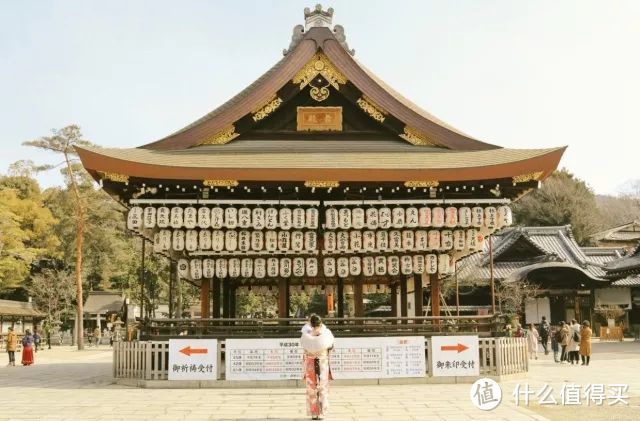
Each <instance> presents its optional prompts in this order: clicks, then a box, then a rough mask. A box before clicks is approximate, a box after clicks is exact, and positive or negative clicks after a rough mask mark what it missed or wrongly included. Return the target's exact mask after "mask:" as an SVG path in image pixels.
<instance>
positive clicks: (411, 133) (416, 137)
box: [398, 126, 439, 146]
mask: <svg viewBox="0 0 640 421" xmlns="http://www.w3.org/2000/svg"><path fill="white" fill-rule="evenodd" d="M398 136H400V137H401V138H403V139H404V140H406V141H407V142H409V143H411V144H414V145H417V146H439V145H438V144H436V143H435V142H433V141H431V140H430V139H429V138H428V137H427V135H425V134H424V133H422V132H421V131H419V130H418V129H414V128H413V127H409V126H405V127H404V133H402V134H399V135H398Z"/></svg>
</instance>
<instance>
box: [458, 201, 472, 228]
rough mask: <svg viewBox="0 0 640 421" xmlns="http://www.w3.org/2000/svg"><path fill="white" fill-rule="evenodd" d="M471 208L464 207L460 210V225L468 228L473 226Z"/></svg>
mask: <svg viewBox="0 0 640 421" xmlns="http://www.w3.org/2000/svg"><path fill="white" fill-rule="evenodd" d="M471 219H472V218H471V208H470V207H468V206H463V207H461V208H460V209H458V225H459V226H461V227H465V228H468V227H470V226H471Z"/></svg>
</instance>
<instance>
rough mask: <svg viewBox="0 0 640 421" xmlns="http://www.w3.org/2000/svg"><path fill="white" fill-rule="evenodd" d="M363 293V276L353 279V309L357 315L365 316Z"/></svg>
mask: <svg viewBox="0 0 640 421" xmlns="http://www.w3.org/2000/svg"><path fill="white" fill-rule="evenodd" d="M363 298H364V297H363V294H362V278H360V277H358V278H356V279H354V280H353V307H354V308H353V311H354V313H355V317H364V300H363Z"/></svg>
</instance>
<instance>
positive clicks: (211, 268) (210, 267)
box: [202, 259, 216, 279]
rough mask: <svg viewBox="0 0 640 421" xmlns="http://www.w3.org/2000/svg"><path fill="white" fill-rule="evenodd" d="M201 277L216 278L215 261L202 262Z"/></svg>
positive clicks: (204, 260) (205, 260)
mask: <svg viewBox="0 0 640 421" xmlns="http://www.w3.org/2000/svg"><path fill="white" fill-rule="evenodd" d="M202 276H203V277H205V278H209V279H210V278H213V277H214V276H216V261H215V260H213V259H203V260H202Z"/></svg>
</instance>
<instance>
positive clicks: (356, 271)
mask: <svg viewBox="0 0 640 421" xmlns="http://www.w3.org/2000/svg"><path fill="white" fill-rule="evenodd" d="M361 273H362V260H361V259H360V257H358V256H351V257H350V258H349V274H350V275H351V276H359V275H360V274H361Z"/></svg>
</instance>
